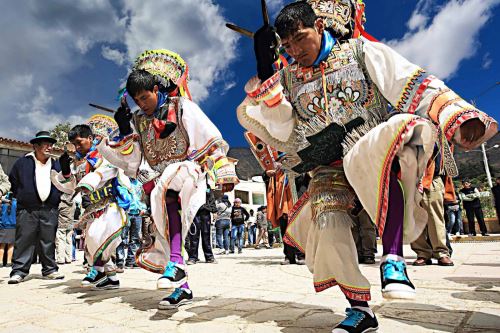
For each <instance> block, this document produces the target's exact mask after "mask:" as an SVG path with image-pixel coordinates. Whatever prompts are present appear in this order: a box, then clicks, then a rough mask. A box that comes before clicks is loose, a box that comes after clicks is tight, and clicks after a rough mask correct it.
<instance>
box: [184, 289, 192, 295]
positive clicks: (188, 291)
mask: <svg viewBox="0 0 500 333" xmlns="http://www.w3.org/2000/svg"><path fill="white" fill-rule="evenodd" d="M182 290H184V291H185V292H187V293H188V294H191V289H188V288H182Z"/></svg>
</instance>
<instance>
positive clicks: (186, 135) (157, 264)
mask: <svg viewBox="0 0 500 333" xmlns="http://www.w3.org/2000/svg"><path fill="white" fill-rule="evenodd" d="M187 79H188V67H187V65H186V63H185V62H184V60H183V59H182V58H181V57H180V56H179V55H178V54H176V53H174V52H171V51H167V50H152V51H145V52H144V53H143V54H142V55H141V56H139V57H138V58H137V60H136V62H135V65H134V67H133V70H132V72H131V74H130V75H129V77H128V80H127V86H126V89H127V93H128V94H129V95H130V96H131V97H132V98H133V99H134V101H135V103H136V104H137V105H138V106H139V107H140V110H139V111H137V112H134V113H131V112H130V109H128V107H127V105H126V103H125V102H124V99H122V106H121V107H120V108H119V109H118V111H117V113H116V114H115V119H116V120H117V122H118V126H119V130H120V135H119V137H117V138H116V140H115V141H113V142H111V141H110V142H108V141H103V142H102V143H101V144H100V145H99V147H98V150H99V151H100V152H101V153H102V154H103V156H105V157H106V158H108V159H109V160H110V161H112V162H113V163H115V164H116V165H118V166H120V167H123V168H124V170H125V172H126V173H127V175H129V176H130V177H136V173H137V171H138V167H139V165H140V163H141V159H142V158H143V157H144V159H145V160H146V161H147V162H148V164H149V165H150V166H151V168H152V169H153V170H154V171H156V172H157V173H158V177H157V178H156V180H155V181H154V182H155V187H154V189H153V190H152V191H151V194H150V196H151V213H152V219H153V221H154V228H153V233H152V234H150V233H148V230H143V233H144V234H145V239H147V240H149V241H147V242H144V243H143V246H142V247H141V249H139V251H138V252H137V255H136V262H137V264H138V265H139V266H141V267H142V268H144V269H147V270H149V271H151V272H155V273H160V274H163V275H162V276H161V277H160V278H159V280H158V283H157V287H158V288H160V289H174V291H173V293H172V294H171V295H169V296H167V297H166V298H164V299H163V300H162V301H161V302H160V305H159V307H160V308H161V309H162V308H172V307H177V306H179V305H182V304H185V303H189V302H191V300H192V298H193V294H192V292H191V290H190V289H189V286H188V284H187V272H186V266H185V263H184V258H183V256H182V240H184V239H185V238H186V235H187V231H188V230H189V227H190V224H191V223H192V221H193V219H194V217H195V215H196V213H197V211H198V209H199V208H200V207H201V206H202V205H203V204H204V203H205V200H206V195H205V194H206V189H207V183H206V180H205V179H206V174H208V176H209V177H208V178H209V179H210V181H209V183H210V184H212V186H216V185H217V186H221V187H222V191H224V192H227V191H231V190H232V189H233V187H234V184H236V183H238V178H237V176H236V172H235V169H234V161H232V160H230V159H229V158H227V157H226V152H227V150H228V145H227V143H226V142H225V141H224V140H223V139H222V136H221V134H220V132H219V130H218V129H217V128H216V127H215V125H214V124H213V123H212V122H211V121H210V120H209V119H208V117H207V116H206V115H205V114H204V113H203V112H202V111H201V110H200V108H199V107H198V106H197V105H196V104H195V103H193V102H192V101H191V100H190V97H191V96H190V94H189V90H188V87H187ZM179 211H181V212H180V213H179Z"/></svg>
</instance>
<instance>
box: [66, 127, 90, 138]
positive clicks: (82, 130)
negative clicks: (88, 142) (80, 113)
mask: <svg viewBox="0 0 500 333" xmlns="http://www.w3.org/2000/svg"><path fill="white" fill-rule="evenodd" d="M89 136H92V137H93V136H94V134H93V133H92V129H91V128H90V126H89V125H85V124H81V125H76V126H75V127H73V128H72V129H71V130H70V131H69V132H68V140H69V141H73V140H75V139H76V138H77V137H80V138H88V137H89Z"/></svg>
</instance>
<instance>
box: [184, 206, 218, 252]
mask: <svg viewBox="0 0 500 333" xmlns="http://www.w3.org/2000/svg"><path fill="white" fill-rule="evenodd" d="M210 220H211V217H210V213H208V214H205V213H201V214H197V215H196V216H195V218H194V221H193V224H191V228H190V229H189V251H188V254H189V259H190V260H195V261H197V260H198V248H199V245H200V235H201V247H202V248H203V253H204V255H205V260H206V261H208V260H212V259H214V253H213V252H212V245H211V243H210V227H211V224H210Z"/></svg>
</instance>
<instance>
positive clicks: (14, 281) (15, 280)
mask: <svg viewBox="0 0 500 333" xmlns="http://www.w3.org/2000/svg"><path fill="white" fill-rule="evenodd" d="M23 280H24V278H23V277H22V276H21V275H17V274H15V275H12V276H11V277H10V279H9V282H8V284H18V283H20V282H23Z"/></svg>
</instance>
